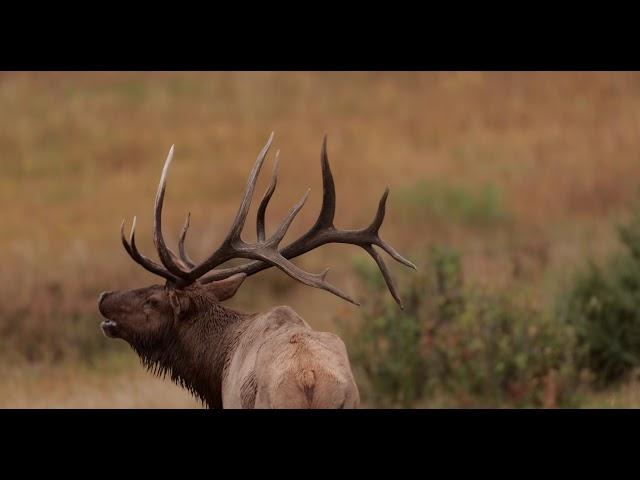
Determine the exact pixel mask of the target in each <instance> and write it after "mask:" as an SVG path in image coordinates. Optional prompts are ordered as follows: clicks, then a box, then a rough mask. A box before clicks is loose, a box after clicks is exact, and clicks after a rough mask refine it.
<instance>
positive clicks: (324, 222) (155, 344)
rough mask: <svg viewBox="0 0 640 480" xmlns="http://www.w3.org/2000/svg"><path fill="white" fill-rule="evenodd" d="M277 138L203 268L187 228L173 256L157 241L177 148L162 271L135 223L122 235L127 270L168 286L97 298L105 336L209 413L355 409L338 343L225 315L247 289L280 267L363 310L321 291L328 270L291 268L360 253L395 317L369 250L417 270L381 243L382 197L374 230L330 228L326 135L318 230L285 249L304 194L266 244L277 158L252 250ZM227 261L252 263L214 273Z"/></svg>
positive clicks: (268, 317) (297, 327) (287, 317)
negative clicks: (302, 259) (320, 253)
mask: <svg viewBox="0 0 640 480" xmlns="http://www.w3.org/2000/svg"><path fill="white" fill-rule="evenodd" d="M272 140H273V133H272V134H271V136H270V138H269V140H268V142H267V144H266V145H265V146H264V148H263V149H262V150H261V152H260V154H259V155H258V158H257V160H256V162H255V164H254V165H253V169H252V170H251V173H250V175H249V179H248V181H247V185H246V188H245V191H244V196H243V197H242V201H241V203H240V208H239V209H238V212H237V214H236V217H235V220H234V221H233V224H232V225H231V228H230V230H229V233H228V234H227V235H226V237H225V239H224V240H223V241H222V244H221V245H220V246H219V247H218V248H217V249H216V250H215V251H214V252H213V253H212V254H211V255H209V257H207V258H206V259H205V260H203V261H202V262H201V263H196V262H194V261H193V260H191V258H190V257H189V255H188V254H187V252H186V250H185V244H184V243H185V237H186V234H187V230H188V228H189V219H190V217H189V216H187V219H186V221H185V223H184V227H183V228H182V232H181V234H180V237H179V241H178V255H176V254H175V253H174V252H173V251H172V250H170V249H169V248H168V247H167V245H166V243H165V240H164V238H163V235H162V205H163V200H164V195H165V188H166V181H167V173H168V171H169V166H170V165H171V160H172V159H173V151H174V150H173V146H172V147H171V149H170V151H169V155H168V156H167V160H166V162H165V164H164V169H163V170H162V175H161V177H160V184H159V186H158V191H157V194H156V199H155V209H154V226H153V241H154V244H155V247H156V249H157V252H158V256H159V258H160V262H161V264H158V263H156V262H155V261H153V260H151V259H149V258H148V257H146V256H144V255H143V254H142V253H140V251H139V250H138V248H137V247H136V237H135V229H136V219H135V217H134V219H133V224H132V227H131V233H130V236H129V240H127V239H126V238H125V235H124V221H123V222H122V225H121V227H120V235H121V239H122V245H123V246H124V249H125V250H126V251H127V253H128V254H129V255H130V256H131V258H132V259H133V260H134V261H135V262H137V263H138V264H140V265H141V266H142V267H144V268H145V269H146V270H148V271H149V272H152V273H154V274H156V275H158V276H160V277H163V278H164V279H165V280H166V282H165V284H164V285H152V286H149V287H146V288H140V289H135V290H124V291H118V292H103V293H102V294H101V295H100V298H99V300H98V309H99V310H100V313H101V314H102V316H103V317H104V318H105V320H104V321H103V322H102V323H101V328H102V330H103V332H104V334H105V335H107V336H108V337H112V338H120V339H123V340H125V341H126V342H128V343H129V344H130V345H131V347H132V348H133V349H134V350H135V351H136V352H137V354H138V355H139V356H140V358H141V361H142V363H143V365H144V366H146V367H147V368H148V369H150V370H151V371H152V372H153V373H155V374H158V375H165V374H167V373H168V374H169V375H170V377H171V379H172V380H173V381H174V382H176V383H178V384H179V385H181V386H183V387H185V388H186V389H188V390H189V391H190V392H191V393H192V394H194V395H195V396H196V397H198V398H199V399H200V400H201V401H202V402H203V403H204V404H205V405H206V406H208V407H209V408H355V407H357V406H358V404H359V393H358V387H357V386H356V383H355V381H354V378H353V374H352V372H351V367H350V364H349V359H348V356H347V351H346V348H345V345H344V343H343V342H342V340H341V339H340V338H339V337H338V336H336V335H334V334H331V333H325V332H316V331H314V330H312V329H311V327H310V326H309V325H308V324H307V323H306V322H305V321H304V320H303V319H302V318H301V317H300V316H299V315H297V314H296V312H295V311H293V310H292V309H291V308H289V307H286V306H280V307H275V308H273V309H271V310H269V311H267V312H264V313H254V314H246V313H241V312H238V311H235V310H232V309H230V308H227V307H225V306H224V305H223V304H222V302H224V301H225V300H227V299H229V298H231V297H232V296H233V295H234V294H235V293H236V291H237V290H238V288H239V287H240V285H241V284H242V282H243V281H244V279H245V278H247V277H248V276H250V275H253V274H255V273H258V272H260V271H261V270H264V269H266V268H270V267H274V266H275V267H277V268H279V269H280V270H282V271H283V272H284V273H286V274H287V275H289V276H290V277H292V278H293V279H295V280H298V281H299V282H302V283H303V284H305V285H309V286H311V287H316V288H321V289H323V290H327V291H329V292H331V293H333V294H335V295H337V296H339V297H340V298H342V299H344V300H346V301H348V302H351V303H353V304H356V305H358V303H357V302H356V301H355V300H353V299H352V298H351V297H349V296H348V295H347V294H346V293H344V292H342V291H340V290H339V289H338V288H336V287H335V286H333V285H331V284H330V283H328V282H327V281H326V280H325V277H326V274H327V271H328V269H327V270H325V271H324V272H322V273H320V274H315V273H309V272H306V271H304V270H302V269H301V268H300V267H298V266H296V265H295V264H294V263H292V262H291V261H290V260H291V259H292V258H295V257H298V256H300V255H302V254H304V253H306V252H309V251H311V250H313V249H315V248H318V247H320V246H321V245H324V244H327V243H347V244H352V245H358V246H360V247H362V248H363V249H364V250H365V251H366V252H367V253H368V254H369V255H371V257H373V259H374V260H375V262H376V263H377V265H378V267H379V268H380V270H381V272H382V275H383V277H384V280H385V281H386V284H387V286H388V288H389V291H390V292H391V294H392V295H393V298H394V299H395V301H396V302H397V303H398V305H399V306H400V307H402V303H401V301H400V298H399V296H398V293H397V290H396V287H395V285H394V282H393V279H392V278H391V275H390V273H389V270H388V269H387V266H386V265H385V263H384V261H383V259H382V257H381V256H380V254H379V253H378V251H377V250H375V249H374V246H377V247H379V248H381V249H382V250H384V251H386V252H387V253H388V254H389V255H390V256H391V257H392V258H394V259H395V260H397V261H398V262H400V263H402V264H404V265H406V266H408V267H412V268H414V269H415V266H414V265H413V264H412V263H411V262H409V261H408V260H406V259H405V258H403V257H402V256H400V254H399V253H397V252H396V251H395V250H394V249H393V248H392V247H391V246H390V245H389V244H388V243H386V242H385V241H384V240H382V239H381V238H380V236H379V234H378V231H379V229H380V226H381V225H382V221H383V219H384V215H385V204H386V200H387V196H388V193H389V190H388V189H387V190H386V191H385V192H384V194H383V195H382V198H381V199H380V203H379V205H378V211H377V213H376V216H375V218H374V219H373V221H372V222H371V224H370V225H369V226H368V227H366V228H363V229H360V230H340V229H338V228H336V227H335V226H334V224H333V218H334V213H335V206H336V195H335V186H334V183H333V177H332V174H331V170H330V168H329V161H328V159H327V143H326V135H325V137H324V139H323V142H322V153H321V164H322V184H323V197H322V207H321V210H320V214H319V216H318V218H317V220H316V222H315V224H314V225H313V226H312V227H311V228H310V229H309V230H308V231H307V233H305V234H304V235H302V236H301V237H300V238H298V239H297V240H295V241H293V242H291V243H290V244H289V245H287V246H284V247H280V242H281V241H282V239H283V237H284V235H285V233H286V232H287V229H288V228H289V226H290V225H291V222H292V221H293V220H294V218H295V217H296V214H297V213H298V212H299V211H300V209H301V208H302V206H303V205H304V203H305V200H306V199H307V196H308V194H309V191H307V193H306V194H305V195H304V196H303V197H302V199H301V200H300V201H299V202H298V203H297V204H296V205H295V206H294V207H293V208H292V209H291V210H290V212H289V213H288V215H287V216H286V218H285V219H284V220H283V221H282V223H281V224H280V226H279V227H278V228H277V230H276V231H275V232H274V233H273V234H272V235H271V236H269V237H267V236H266V234H265V212H266V209H267V205H268V203H269V200H270V199H271V196H272V195H273V192H274V190H275V187H276V181H277V174H278V154H276V158H275V161H274V168H273V174H272V177H271V182H270V184H269V186H268V188H267V190H266V192H265V194H264V196H263V197H262V201H261V202H260V205H259V208H258V212H257V222H256V223H257V225H256V228H257V241H256V242H255V243H247V242H245V241H244V240H243V239H242V237H241V233H242V230H243V227H244V224H245V220H246V218H247V214H248V212H249V206H250V204H251V199H252V197H253V190H254V188H255V184H256V180H257V177H258V174H259V173H260V169H261V167H262V164H263V163H264V160H265V157H266V155H267V152H268V150H269V147H270V146H271V142H272ZM234 258H242V259H246V260H249V261H248V262H246V263H243V264H241V265H238V266H234V267H226V268H220V265H221V264H223V263H225V262H227V261H228V260H231V259H234Z"/></svg>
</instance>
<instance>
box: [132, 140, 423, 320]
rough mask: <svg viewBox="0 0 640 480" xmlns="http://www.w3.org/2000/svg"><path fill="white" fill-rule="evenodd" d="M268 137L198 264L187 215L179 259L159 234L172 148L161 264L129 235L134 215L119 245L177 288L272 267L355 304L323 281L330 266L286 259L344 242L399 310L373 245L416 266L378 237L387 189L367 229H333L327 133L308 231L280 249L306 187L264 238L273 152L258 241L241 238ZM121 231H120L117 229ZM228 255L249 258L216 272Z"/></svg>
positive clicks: (158, 212) (158, 211)
mask: <svg viewBox="0 0 640 480" xmlns="http://www.w3.org/2000/svg"><path fill="white" fill-rule="evenodd" d="M272 141H273V133H272V134H271V136H270V137H269V140H268V141H267V144H266V145H265V146H264V147H263V149H262V150H261V152H260V154H259V155H258V158H257V159H256V162H255V164H254V166H253V168H252V170H251V173H250V175H249V179H248V181H247V186H246V188H245V192H244V196H243V198H242V201H241V203H240V207H239V209H238V213H237V214H236V217H235V220H234V222H233V224H232V226H231V228H230V230H229V233H228V234H227V236H226V238H225V239H224V240H223V242H222V244H221V245H220V246H219V247H218V248H217V249H216V250H215V251H214V252H213V253H212V254H211V255H210V256H209V257H208V258H206V259H205V260H204V261H203V262H201V263H200V264H198V265H196V264H195V263H194V262H193V261H192V260H191V259H190V258H189V256H188V255H187V253H186V251H185V248H184V240H185V237H186V233H187V230H188V228H189V220H190V216H187V219H186V221H185V224H184V226H183V228H182V232H181V234H180V238H179V242H178V248H179V253H180V257H179V258H178V257H177V256H176V255H175V254H174V253H173V252H172V251H171V250H170V249H169V248H168V247H167V246H166V244H165V242H164V238H163V236H162V224H161V221H162V205H163V200H164V192H165V188H166V177H167V172H168V169H169V166H170V164H171V161H172V159H173V147H171V150H170V151H169V155H168V156H167V160H166V162H165V166H164V168H163V170H162V176H161V178H160V184H159V186H158V193H157V195H156V201H155V209H154V212H155V216H154V234H153V239H154V244H155V246H156V249H157V250H158V255H159V257H160V261H161V262H162V265H163V266H164V267H163V266H160V265H158V264H156V263H155V262H153V261H152V260H150V259H148V258H147V257H144V256H143V255H142V254H140V253H139V252H138V250H137V249H136V247H135V236H134V230H135V218H134V226H133V228H132V232H131V239H130V244H129V243H127V241H126V239H125V238H124V233H122V243H123V245H124V248H125V250H126V251H127V252H128V253H129V255H131V257H132V258H133V259H134V260H135V261H136V262H137V263H139V264H140V265H142V266H143V267H144V268H146V269H147V270H149V271H150V272H152V273H155V274H157V275H160V276H162V277H164V278H166V279H167V281H168V282H170V283H171V284H173V285H175V286H176V287H178V288H183V287H185V286H188V285H190V284H192V283H194V282H195V281H196V280H198V279H200V283H209V282H212V281H215V280H221V279H224V278H228V277H230V276H231V275H234V274H237V273H245V274H246V275H253V274H255V273H257V272H259V271H261V270H264V269H266V268H270V267H273V266H275V267H277V268H279V269H280V270H282V271H283V272H285V273H286V274H287V275H289V276H290V277H292V278H294V279H296V280H298V281H300V282H302V283H304V284H305V285H309V286H312V287H316V288H321V289H323V290H327V291H329V292H331V293H333V294H335V295H337V296H339V297H340V298H343V299H345V300H347V301H349V302H351V303H354V304H356V305H358V303H357V302H355V301H354V300H353V299H352V298H350V297H349V296H348V295H347V294H345V293H343V292H342V291H340V290H339V289H338V288H336V287H335V286H333V285H331V284H330V283H328V282H326V281H325V277H326V274H327V272H328V271H329V269H326V270H325V271H324V272H322V273H320V274H314V273H309V272H306V271H304V270H302V269H300V268H299V267H297V266H296V265H295V264H293V263H291V262H290V261H289V259H291V258H295V257H297V256H300V255H302V254H304V253H306V252H308V251H310V250H313V249H315V248H318V247H319V246H321V245H324V244H327V243H348V244H353V245H358V246H360V247H361V248H363V249H364V250H365V251H366V252H367V253H368V254H369V255H371V257H373V259H374V260H375V262H376V264H377V265H378V267H379V268H380V270H381V272H382V275H383V277H384V279H385V282H386V284H387V287H388V288H389V291H390V292H391V294H392V295H393V298H394V299H395V301H396V302H397V303H398V305H399V306H400V307H401V308H402V302H401V300H400V297H399V296H398V293H397V290H396V287H395V284H394V281H393V279H392V277H391V275H390V273H389V270H388V268H387V266H386V265H385V263H384V260H383V259H382V257H381V256H380V255H379V253H378V252H377V251H376V250H375V249H374V248H373V247H374V245H375V246H378V247H380V248H382V249H383V250H384V251H386V252H387V253H388V254H389V255H391V257H392V258H394V259H395V260H396V261H398V262H400V263H402V264H403V265H406V266H408V267H411V268H414V269H415V268H416V267H415V265H414V264H413V263H411V262H410V261H409V260H407V259H405V258H403V257H402V256H401V255H400V254H399V253H398V252H396V251H395V250H394V249H393V248H392V247H391V246H390V245H389V244H387V243H386V242H385V241H384V240H382V239H381V238H380V236H379V230H380V226H381V225H382V222H383V220H384V215H385V205H386V201H387V196H388V194H389V189H388V188H387V189H386V190H385V192H384V193H383V195H382V198H381V199H380V203H379V205H378V211H377V213H376V216H375V218H374V219H373V221H372V222H371V224H370V225H369V226H368V227H366V228H363V229H360V230H339V229H337V228H336V227H335V226H334V225H333V220H334V215H335V203H336V195H335V185H334V183H333V176H332V174H331V169H330V168H329V160H328V158H327V137H326V135H325V136H324V138H323V141H322V153H321V162H322V185H323V198H322V208H321V210H320V214H319V215H318V219H317V220H316V222H315V224H314V225H313V226H312V227H311V228H310V229H309V231H307V233H305V234H304V235H302V236H301V237H300V238H298V239H297V240H295V241H294V242H292V243H290V244H289V245H287V246H286V247H283V248H282V249H279V248H278V247H279V245H280V242H281V241H282V239H283V238H284V235H285V234H286V232H287V230H288V228H289V226H290V225H291V223H292V222H293V220H294V218H295V216H296V215H297V214H298V212H299V211H300V209H301V208H302V206H303V205H304V203H305V201H306V199H307V196H308V194H309V191H307V193H306V194H305V195H304V196H303V197H302V198H301V199H300V201H298V203H297V204H296V205H295V206H294V207H293V208H292V209H291V211H290V212H289V214H288V215H287V216H286V217H285V219H284V220H283V221H282V223H281V224H280V226H279V227H278V228H277V230H276V231H275V232H274V234H273V235H271V236H270V237H269V238H265V220H264V217H265V212H266V209H267V205H268V203H269V200H270V199H271V197H272V195H273V193H274V191H275V187H276V183H277V175H278V154H276V160H275V162H274V169H273V174H272V177H271V183H270V184H269V187H268V188H267V191H266V192H265V194H264V196H263V198H262V200H261V202H260V206H259V208H258V214H257V221H256V230H257V242H256V243H253V244H249V243H246V242H245V241H244V240H242V238H241V233H242V230H243V228H244V224H245V221H246V218H247V214H248V212H249V207H250V205H251V199H252V197H253V190H254V188H255V184H256V180H257V178H258V174H259V173H260V169H261V168H262V164H263V163H264V159H265V157H266V155H267V152H268V150H269V147H270V146H271V142H272ZM278 153H279V152H278ZM123 227H124V222H123ZM121 231H122V232H123V230H122V229H121ZM232 258H246V259H249V260H254V261H252V262H249V263H245V264H243V265H239V266H237V267H230V268H224V269H217V270H216V267H218V266H219V265H221V264H222V263H224V262H226V261H228V260H231V259H232ZM209 272H211V273H210V274H209V275H208V276H206V277H204V278H201V277H202V276H203V275H205V274H207V273H209Z"/></svg>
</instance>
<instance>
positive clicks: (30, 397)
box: [0, 364, 202, 408]
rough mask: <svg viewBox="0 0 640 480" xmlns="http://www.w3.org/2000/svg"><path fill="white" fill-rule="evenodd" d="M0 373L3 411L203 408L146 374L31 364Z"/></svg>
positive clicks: (168, 383)
mask: <svg viewBox="0 0 640 480" xmlns="http://www.w3.org/2000/svg"><path fill="white" fill-rule="evenodd" d="M0 372H1V373H0V375H1V378H2V382H0V408H202V405H201V404H199V403H198V402H197V401H196V400H195V399H194V398H193V397H191V395H190V394H188V393H187V392H186V391H185V390H183V389H181V388H179V387H178V386H177V385H175V384H174V383H172V382H171V381H169V380H166V379H159V378H156V377H153V376H152V375H150V374H148V373H147V372H145V371H143V370H142V369H141V368H128V369H126V370H121V371H119V372H117V373H105V372H104V371H98V372H96V371H95V370H89V369H86V368H83V367H79V366H78V365H65V366H52V365H49V364H29V365H21V366H14V367H11V368H2V370H1V371H0Z"/></svg>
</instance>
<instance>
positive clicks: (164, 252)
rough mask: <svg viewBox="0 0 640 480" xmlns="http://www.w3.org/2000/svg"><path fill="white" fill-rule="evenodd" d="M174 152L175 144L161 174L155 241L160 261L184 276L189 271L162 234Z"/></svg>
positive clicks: (154, 225)
mask: <svg viewBox="0 0 640 480" xmlns="http://www.w3.org/2000/svg"><path fill="white" fill-rule="evenodd" d="M173 152H174V145H171V148H170V149H169V154H168V155H167V160H166V161H165V163H164V168H163V169H162V175H161V176H160V183H159V184H158V191H157V192H156V201H155V205H154V217H153V219H154V221H153V243H154V244H155V246H156V250H157V251H158V256H159V257H160V261H161V262H162V264H163V265H164V266H165V268H166V269H167V270H168V271H169V272H171V273H172V274H173V275H174V276H176V277H179V278H183V277H185V276H186V275H187V273H188V272H186V271H184V270H183V269H182V268H180V266H179V265H178V264H177V263H176V260H175V259H176V258H177V257H176V255H175V254H174V253H173V252H171V251H170V250H169V248H168V247H167V244H166V243H165V241H164V237H163V236H162V206H163V203H164V192H165V190H166V187H167V174H168V172H169V167H170V166H171V161H172V160H173Z"/></svg>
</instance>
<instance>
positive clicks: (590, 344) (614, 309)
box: [560, 210, 640, 386]
mask: <svg viewBox="0 0 640 480" xmlns="http://www.w3.org/2000/svg"><path fill="white" fill-rule="evenodd" d="M618 232H619V238H620V241H621V242H622V244H623V245H624V247H625V250H624V251H623V252H622V253H620V254H618V255H616V256H614V257H612V258H611V259H610V260H609V261H608V262H606V263H605V265H604V266H602V267H598V266H596V265H595V264H593V263H590V264H589V266H588V267H587V268H586V269H585V270H584V271H582V272H579V273H578V274H577V275H576V277H575V278H574V282H573V284H572V285H571V287H570V288H569V290H568V292H566V293H565V294H563V296H562V297H561V302H560V306H561V316H562V317H563V318H564V319H565V320H566V322H567V323H568V324H569V325H572V326H574V327H575V329H576V333H577V337H578V342H579V344H580V345H581V347H582V349H583V351H584V354H583V355H582V356H581V359H580V362H581V365H582V366H583V367H586V368H588V369H589V370H590V371H591V372H592V373H593V374H594V376H595V380H596V384H597V385H599V386H604V385H607V384H610V383H611V382H614V381H616V380H620V379H622V378H623V377H625V375H627V374H628V373H630V372H632V371H633V370H635V369H636V368H638V367H640V210H639V211H638V212H637V213H636V214H635V215H634V217H633V219H632V220H631V221H630V222H629V223H628V224H627V225H624V226H621V227H619V230H618Z"/></svg>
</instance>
